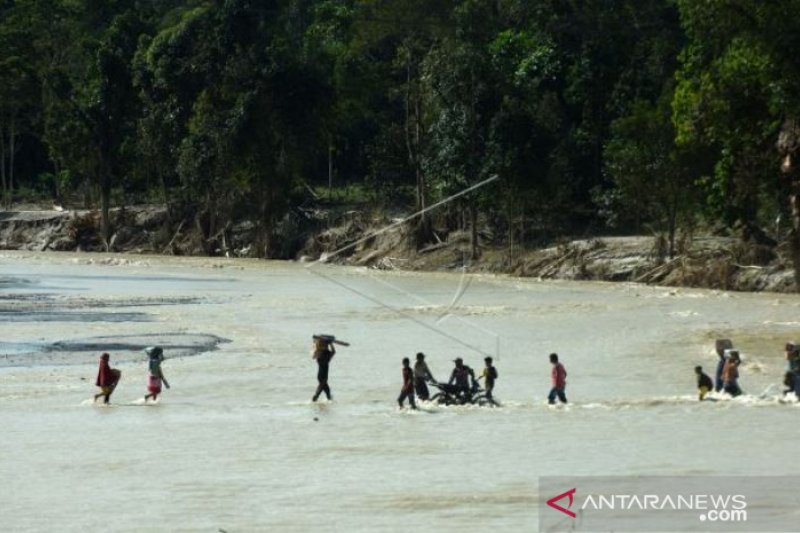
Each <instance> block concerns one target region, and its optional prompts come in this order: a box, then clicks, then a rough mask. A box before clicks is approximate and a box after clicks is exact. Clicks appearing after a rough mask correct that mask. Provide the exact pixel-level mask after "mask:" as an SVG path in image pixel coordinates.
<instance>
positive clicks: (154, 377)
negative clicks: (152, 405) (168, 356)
mask: <svg viewBox="0 0 800 533" xmlns="http://www.w3.org/2000/svg"><path fill="white" fill-rule="evenodd" d="M145 353H146V354H147V356H148V358H149V361H148V362H147V370H148V372H149V376H148V378H147V394H145V396H144V401H145V402H146V401H147V399H148V398H152V399H153V401H156V400H157V399H158V395H159V394H161V383H162V382H163V383H164V386H165V387H166V388H169V382H167V378H165V377H164V372H163V371H162V370H161V362H162V361H163V360H164V350H162V349H161V348H160V347H159V346H154V347H152V348H147V349H146V350H145Z"/></svg>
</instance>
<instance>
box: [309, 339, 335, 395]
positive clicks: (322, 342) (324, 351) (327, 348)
mask: <svg viewBox="0 0 800 533" xmlns="http://www.w3.org/2000/svg"><path fill="white" fill-rule="evenodd" d="M335 354H336V348H334V346H333V342H332V341H329V340H327V339H325V338H323V337H314V352H313V355H312V357H313V359H314V360H316V361H317V365H318V367H319V368H318V369H317V382H318V383H319V384H318V385H317V391H316V392H315V393H314V396H313V397H312V398H311V401H312V402H316V401H317V400H318V399H319V395H320V394H322V393H323V392H324V393H325V396H326V397H327V398H328V400H332V399H333V396H331V388H330V387H329V386H328V367H329V366H330V363H331V359H333V356H334V355H335Z"/></svg>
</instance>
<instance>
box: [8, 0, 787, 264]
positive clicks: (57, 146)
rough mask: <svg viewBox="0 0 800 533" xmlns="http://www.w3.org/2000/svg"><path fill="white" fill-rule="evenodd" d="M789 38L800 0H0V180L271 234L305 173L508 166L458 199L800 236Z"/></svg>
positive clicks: (385, 189) (609, 222)
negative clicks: (250, 223)
mask: <svg viewBox="0 0 800 533" xmlns="http://www.w3.org/2000/svg"><path fill="white" fill-rule="evenodd" d="M798 40H800V0H774V1H771V2H762V1H760V0H707V1H703V2H696V1H694V0H636V1H631V0H614V1H611V0H260V1H256V0H159V1H158V2H151V1H145V0H0V73H2V83H0V177H2V192H3V202H4V204H5V205H10V204H12V203H13V202H19V201H25V200H37V199H38V200H44V199H47V200H50V199H52V200H54V201H56V202H59V203H64V202H66V203H74V204H81V205H84V206H86V207H91V208H97V209H100V210H101V212H102V215H103V217H102V220H103V232H104V237H105V239H106V241H107V240H108V238H109V236H110V231H111V229H110V227H109V224H110V223H109V219H108V210H109V209H110V208H112V207H115V206H121V205H130V204H134V203H146V202H158V203H167V204H169V205H173V206H177V207H176V209H177V210H178V211H179V212H180V213H181V214H182V216H185V217H189V218H194V219H196V220H198V221H200V222H202V225H203V227H204V228H206V231H208V232H213V231H214V228H215V227H219V226H221V225H223V224H225V223H226V222H227V221H230V220H231V219H233V218H236V217H249V218H251V219H252V220H255V221H256V222H257V223H258V224H259V225H260V227H262V228H263V229H264V231H265V232H269V231H273V228H274V227H275V225H276V224H277V223H278V221H279V220H281V218H282V217H283V216H284V214H285V213H286V212H287V210H289V209H291V208H292V207H293V206H296V205H297V204H298V203H299V202H301V201H302V198H303V196H304V195H306V194H307V193H308V191H320V190H324V189H325V188H327V187H331V186H333V187H336V188H346V190H348V191H351V192H352V194H355V195H358V196H359V198H361V199H363V200H364V201H366V202H369V203H371V204H373V205H385V204H392V205H395V206H401V207H403V208H406V209H407V210H408V211H409V212H410V211H413V210H420V209H423V208H425V207H426V206H428V205H431V204H432V203H434V202H436V201H438V200H441V199H442V198H445V197H447V196H448V195H450V194H453V193H455V192H457V191H459V190H461V189H463V188H464V187H467V186H469V185H471V184H474V183H477V182H479V181H481V180H484V179H486V178H488V177H490V176H495V175H496V176H498V179H497V181H496V182H494V183H493V184H492V186H489V187H485V188H483V189H481V190H479V191H477V192H476V193H475V194H472V195H470V196H469V197H467V199H466V200H464V201H462V202H460V203H459V209H461V212H460V213H456V214H455V215H454V214H453V213H450V214H449V216H455V217H461V218H462V220H467V221H469V220H472V221H473V225H474V221H475V220H477V218H478V217H480V218H482V219H484V220H487V221H489V223H491V224H492V225H493V226H494V227H495V229H496V230H497V232H496V234H497V235H499V236H501V238H507V239H514V240H516V241H520V242H523V243H524V242H526V241H530V240H543V239H549V238H552V237H553V236H558V235H571V234H580V235H584V234H591V233H601V232H615V233H656V234H663V235H665V236H666V237H668V240H669V243H670V246H671V247H673V246H674V240H675V235H676V233H677V232H679V231H680V230H681V229H685V230H687V231H690V230H693V229H694V228H696V227H704V228H706V229H708V230H714V231H729V232H733V231H736V232H739V233H738V234H741V235H742V236H744V237H745V238H749V237H752V236H758V235H762V234H764V233H765V232H766V233H770V232H771V234H772V235H773V236H775V235H776V234H777V233H779V232H780V230H781V227H783V228H784V229H785V232H784V233H786V234H789V233H791V235H793V237H792V238H793V239H795V243H796V248H797V249H798V250H800V244H797V242H796V240H797V236H796V233H797V232H796V231H793V223H792V220H793V218H792V217H793V216H794V217H797V216H800V215H798V213H797V212H793V211H792V206H793V205H795V204H796V193H797V182H796V175H795V174H796V171H794V170H793V167H792V165H791V157H792V156H793V155H794V151H793V150H794V149H795V147H796V145H797V144H798V143H797V142H794V144H793V143H791V142H789V143H783V146H784V148H782V149H781V148H780V147H776V143H777V142H778V139H779V136H780V135H781V134H782V131H783V134H784V136H785V135H786V132H787V128H788V130H789V132H790V133H791V132H792V131H794V130H793V129H792V128H794V124H796V123H795V122H794V121H795V119H796V118H797V116H798V113H800V63H798V61H797V59H796V54H795V51H796V50H797V49H798V46H797V44H798V42H797V41H798ZM787 146H788V148H787ZM787 158H788V159H787ZM787 161H788V163H787ZM782 162H783V164H784V165H783V166H784V168H783V170H784V173H782V172H781V163H782ZM431 223H432V222H431V220H430V219H429V218H428V217H421V219H420V220H419V221H418V225H419V228H418V229H419V231H418V233H417V235H418V239H419V240H420V243H424V242H425V241H426V240H429V239H430V238H431V237H430V235H431ZM438 223H443V224H448V223H450V224H455V222H453V221H452V220H449V219H448V220H444V221H439V222H438ZM798 253H799V254H800V252H798ZM262 255H274V252H273V251H270V248H269V246H265V247H264V248H263V250H262ZM798 257H800V255H799V256H798Z"/></svg>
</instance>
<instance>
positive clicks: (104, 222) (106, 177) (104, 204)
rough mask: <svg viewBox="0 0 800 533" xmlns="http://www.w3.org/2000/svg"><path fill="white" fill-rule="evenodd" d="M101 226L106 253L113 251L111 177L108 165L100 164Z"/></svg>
mask: <svg viewBox="0 0 800 533" xmlns="http://www.w3.org/2000/svg"><path fill="white" fill-rule="evenodd" d="M100 172H101V176H100V225H101V228H102V234H103V244H104V246H105V248H106V252H110V251H111V244H110V243H111V221H110V219H109V205H110V204H111V176H110V172H109V170H108V165H107V164H106V163H105V162H103V163H101V164H100Z"/></svg>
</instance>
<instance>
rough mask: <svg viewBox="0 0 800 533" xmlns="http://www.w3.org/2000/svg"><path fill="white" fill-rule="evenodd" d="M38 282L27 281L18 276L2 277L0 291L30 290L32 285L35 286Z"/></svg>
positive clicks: (0, 277) (0, 278)
mask: <svg viewBox="0 0 800 533" xmlns="http://www.w3.org/2000/svg"><path fill="white" fill-rule="evenodd" d="M36 283H37V282H36V281H33V280H30V279H25V278H18V277H16V276H0V290H3V289H29V288H30V287H31V286H32V285H35V284H36Z"/></svg>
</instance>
